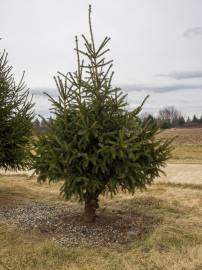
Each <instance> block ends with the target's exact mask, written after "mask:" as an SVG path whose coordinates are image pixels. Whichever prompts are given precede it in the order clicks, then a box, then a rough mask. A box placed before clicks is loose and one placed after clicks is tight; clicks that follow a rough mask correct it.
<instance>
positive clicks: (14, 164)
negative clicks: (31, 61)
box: [0, 51, 33, 170]
mask: <svg viewBox="0 0 202 270" xmlns="http://www.w3.org/2000/svg"><path fill="white" fill-rule="evenodd" d="M7 57H8V54H7V53H6V52H5V51H4V52H3V53H0V169H5V170H8V169H12V170H17V169H23V168H26V165H27V159H26V152H27V151H26V145H27V144H28V140H29V138H28V137H29V136H30V135H31V133H32V122H31V121H32V118H33V111H32V108H33V103H32V100H31V99H30V98H29V91H28V89H27V88H26V85H25V83H24V73H23V75H22V78H21V80H20V82H19V84H16V83H15V80H14V77H13V75H12V73H11V71H12V67H11V66H9V65H8V60H7Z"/></svg>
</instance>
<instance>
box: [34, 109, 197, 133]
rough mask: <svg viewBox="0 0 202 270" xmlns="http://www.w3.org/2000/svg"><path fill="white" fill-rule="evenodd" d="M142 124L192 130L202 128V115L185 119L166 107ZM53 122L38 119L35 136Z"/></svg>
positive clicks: (146, 118) (145, 115)
mask: <svg viewBox="0 0 202 270" xmlns="http://www.w3.org/2000/svg"><path fill="white" fill-rule="evenodd" d="M140 120H141V121H142V122H146V121H147V120H150V121H154V122H156V123H158V126H159V127H160V128H161V129H168V128H185V127H186V128H191V127H202V115H201V117H197V116H196V115H194V116H193V117H185V116H184V115H183V114H182V112H180V111H179V110H177V109H176V108H175V107H174V106H166V107H164V108H163V109H161V110H159V112H158V114H157V116H156V117H155V116H154V115H152V114H149V113H144V114H142V115H141V116H140ZM50 121H51V118H48V119H44V118H36V119H35V120H34V122H33V127H34V134H41V133H46V131H47V124H48V123H49V122H50Z"/></svg>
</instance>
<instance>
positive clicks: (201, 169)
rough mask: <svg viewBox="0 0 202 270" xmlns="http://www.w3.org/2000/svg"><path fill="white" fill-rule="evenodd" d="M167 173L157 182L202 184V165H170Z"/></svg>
mask: <svg viewBox="0 0 202 270" xmlns="http://www.w3.org/2000/svg"><path fill="white" fill-rule="evenodd" d="M165 172H166V176H163V175H162V176H161V177H160V178H159V179H158V180H157V181H160V182H172V183H188V184H202V164H168V165H167V167H166V168H165Z"/></svg>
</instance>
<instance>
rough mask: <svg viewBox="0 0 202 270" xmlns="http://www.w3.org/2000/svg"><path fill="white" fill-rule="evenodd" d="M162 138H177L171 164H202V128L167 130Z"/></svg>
mask: <svg viewBox="0 0 202 270" xmlns="http://www.w3.org/2000/svg"><path fill="white" fill-rule="evenodd" d="M160 137H162V138H172V137H175V140H174V141H173V151H172V159H171V160H170V161H169V162H172V163H200V164H201V163H202V128H182V129H167V130H165V131H163V132H162V133H161V134H160Z"/></svg>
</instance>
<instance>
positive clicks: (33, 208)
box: [0, 202, 160, 247]
mask: <svg viewBox="0 0 202 270" xmlns="http://www.w3.org/2000/svg"><path fill="white" fill-rule="evenodd" d="M0 220H2V221H4V222H6V223H11V224H15V225H17V227H18V228H19V229H20V230H23V231H30V230H35V231H39V232H40V233H43V234H46V235H47V236H48V237H51V239H53V240H54V241H55V242H57V243H58V244H60V245H62V246H66V247H72V246H74V247H75V246H95V247H96V246H107V247H108V246H110V247H113V246H114V247H118V246H122V245H126V244H127V243H129V242H131V241H134V240H135V239H139V238H141V237H144V236H145V235H147V234H148V233H149V232H151V231H152V230H153V229H154V228H155V227H156V225H157V224H158V223H159V222H160V221H159V220H158V219H157V218H155V217H154V216H146V215H144V214H137V213H136V214H134V213H131V212H130V213H125V212H122V211H120V210H113V209H111V210H110V209H109V210H107V211H104V212H102V210H100V212H99V213H98V218H97V219H96V221H95V223H93V224H91V223H90V224H89V223H85V222H84V220H83V218H82V210H78V209H77V210H75V209H70V208H68V207H67V206H65V205H61V204H56V203H54V204H50V203H49V204H44V203H43V204H42V203H38V202H36V203H33V204H32V205H28V206H16V207H7V206H4V207H0Z"/></svg>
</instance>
